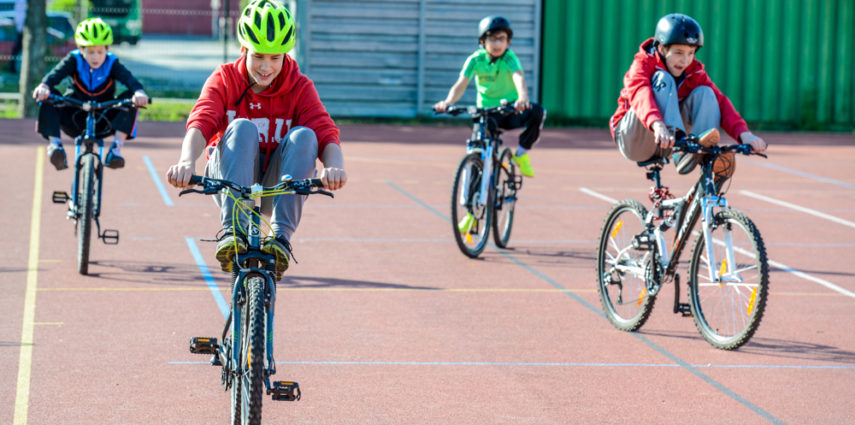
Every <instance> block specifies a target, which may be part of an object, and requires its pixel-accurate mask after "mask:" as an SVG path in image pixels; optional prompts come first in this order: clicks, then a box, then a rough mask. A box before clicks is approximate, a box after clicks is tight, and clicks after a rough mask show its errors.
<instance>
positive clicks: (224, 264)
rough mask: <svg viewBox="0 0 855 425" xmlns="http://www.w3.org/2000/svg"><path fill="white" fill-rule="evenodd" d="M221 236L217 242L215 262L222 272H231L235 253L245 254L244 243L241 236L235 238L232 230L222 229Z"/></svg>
mask: <svg viewBox="0 0 855 425" xmlns="http://www.w3.org/2000/svg"><path fill="white" fill-rule="evenodd" d="M221 233H222V236H220V237H219V239H218V240H217V253H216V256H217V260H218V261H219V262H220V268H221V269H223V271H224V272H230V271H232V266H233V265H234V263H235V253H237V254H239V255H242V254H246V241H245V240H244V239H243V236H242V235H237V236H235V234H234V232H233V231H232V229H223V230H222V231H221Z"/></svg>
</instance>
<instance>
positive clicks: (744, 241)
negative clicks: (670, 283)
mask: <svg viewBox="0 0 855 425" xmlns="http://www.w3.org/2000/svg"><path fill="white" fill-rule="evenodd" d="M726 231H730V233H731V234H730V239H729V240H730V242H731V244H732V246H733V247H734V249H733V257H731V262H732V263H734V264H727V262H728V257H727V255H726V254H727V247H726V246H724V245H725V244H726V242H724V241H727V240H728V239H727V238H726V235H722V236H723V237H714V238H713V241H714V242H713V244H712V247H711V248H712V249H713V251H714V255H715V264H712V265H710V263H709V259H708V257H707V256H706V255H707V253H706V248H707V244H706V243H705V241H704V235H703V233H701V235H700V236H698V239H697V241H696V242H695V247H694V249H693V250H692V258H691V260H690V262H689V306H690V308H691V311H692V315H693V317H694V320H695V327H697V328H698V331H700V333H701V335H702V336H703V337H704V339H705V340H706V341H707V342H709V343H710V345H712V346H713V347H716V348H718V349H722V350H734V349H737V348H739V347H741V346H742V345H743V344H745V343H746V342H748V340H749V339H751V337H752V336H753V335H754V333H755V332H756V331H757V328H758V327H759V325H760V321H761V319H762V318H763V313H764V311H765V310H766V301H767V297H768V290H769V264H768V259H767V257H766V247H765V245H764V243H763V238H762V237H761V236H760V232H759V231H758V230H757V227H756V226H755V225H754V223H753V222H752V221H751V219H749V218H748V217H746V216H745V215H744V214H742V213H740V212H739V211H736V210H732V209H725V210H722V211H719V212H718V213H716V214H715V216H714V217H713V226H712V234H720V233H724V232H726ZM704 267H706V269H704ZM710 269H712V270H710ZM711 271H712V276H716V277H715V278H712V279H710V276H711V274H710V272H711Z"/></svg>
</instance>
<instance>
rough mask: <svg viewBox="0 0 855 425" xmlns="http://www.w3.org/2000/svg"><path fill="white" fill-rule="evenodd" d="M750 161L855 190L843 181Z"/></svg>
mask: <svg viewBox="0 0 855 425" xmlns="http://www.w3.org/2000/svg"><path fill="white" fill-rule="evenodd" d="M740 159H743V158H740ZM750 161H751V162H754V163H757V164H759V165H762V166H764V167H766V168H772V169H774V170H778V171H783V172H785V173H790V174H795V175H797V176H801V177H805V178H809V179H812V180H817V181H821V182H823V183H829V184H833V185H836V186H840V187H845V188H846V189H855V184H851V183H846V182H842V181H840V180H835V179H831V178H828V177H823V176H818V175H816V174H811V173H807V172H804V171H799V170H793V169H790V168H787V167H782V166H780V165H777V164H772V163H769V162H764V161H757V160H750Z"/></svg>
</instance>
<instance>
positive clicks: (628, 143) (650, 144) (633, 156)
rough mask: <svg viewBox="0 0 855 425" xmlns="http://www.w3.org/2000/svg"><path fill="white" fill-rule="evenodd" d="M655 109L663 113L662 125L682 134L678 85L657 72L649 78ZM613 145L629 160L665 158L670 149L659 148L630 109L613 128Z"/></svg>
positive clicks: (669, 77)
mask: <svg viewBox="0 0 855 425" xmlns="http://www.w3.org/2000/svg"><path fill="white" fill-rule="evenodd" d="M651 84H652V85H653V96H654V98H655V100H656V106H657V107H658V108H659V111H660V112H662V118H663V120H664V121H665V125H666V126H667V127H668V128H669V129H672V130H675V131H676V130H681V131H683V132H685V128H684V125H683V118H682V117H681V116H680V103H679V101H678V98H677V83H676V82H675V81H674V77H672V76H671V74H669V73H667V72H665V71H656V73H654V74H653V78H652V79H651ZM615 142H616V143H617V145H618V149H619V150H620V152H621V154H623V156H624V157H625V158H627V159H629V160H632V161H638V162H641V161H647V160H649V159H650V158H653V157H654V156H659V157H665V156H668V155H669V154H670V150H662V149H659V145H657V144H656V138H655V137H654V136H653V132H652V131H650V129H649V128H647V126H645V125H644V123H643V122H641V120H640V119H638V116H637V115H636V114H635V111H633V110H632V109H630V110H629V111H627V112H626V115H624V116H623V118H622V119H621V121H620V122H619V123H618V125H617V127H616V128H615Z"/></svg>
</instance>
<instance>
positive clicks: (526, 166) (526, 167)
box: [513, 153, 534, 177]
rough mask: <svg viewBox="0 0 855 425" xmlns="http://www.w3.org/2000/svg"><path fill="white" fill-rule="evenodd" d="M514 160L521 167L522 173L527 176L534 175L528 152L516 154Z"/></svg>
mask: <svg viewBox="0 0 855 425" xmlns="http://www.w3.org/2000/svg"><path fill="white" fill-rule="evenodd" d="M513 160H514V163H516V164H517V165H518V166H519V167H520V174H522V175H524V176H526V177H534V169H533V168H531V158H529V157H528V154H527V153H524V154H522V155H514V157H513Z"/></svg>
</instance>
